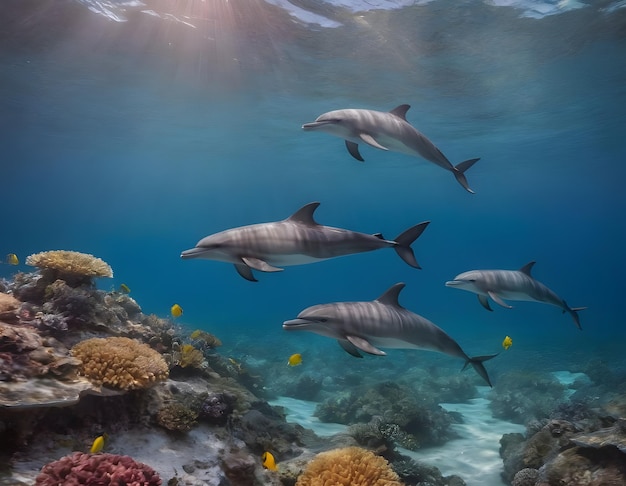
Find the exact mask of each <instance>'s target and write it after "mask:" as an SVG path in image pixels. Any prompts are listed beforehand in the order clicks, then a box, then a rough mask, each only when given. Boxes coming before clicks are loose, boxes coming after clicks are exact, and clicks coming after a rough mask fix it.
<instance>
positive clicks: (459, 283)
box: [446, 280, 465, 287]
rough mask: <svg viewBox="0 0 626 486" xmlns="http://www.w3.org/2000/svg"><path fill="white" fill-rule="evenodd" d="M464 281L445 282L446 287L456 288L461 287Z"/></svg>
mask: <svg viewBox="0 0 626 486" xmlns="http://www.w3.org/2000/svg"><path fill="white" fill-rule="evenodd" d="M464 283H465V280H448V281H447V282H446V287H458V286H459V285H463V284H464Z"/></svg>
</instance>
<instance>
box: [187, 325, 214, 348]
mask: <svg viewBox="0 0 626 486" xmlns="http://www.w3.org/2000/svg"><path fill="white" fill-rule="evenodd" d="M189 337H190V338H191V339H192V340H193V341H196V342H197V343H198V346H201V347H202V348H205V349H213V348H217V347H219V346H221V345H222V341H220V340H219V338H217V337H216V336H214V335H213V334H211V333H208V332H206V331H203V330H201V329H196V330H195V331H193V332H192V333H191V334H190V335H189Z"/></svg>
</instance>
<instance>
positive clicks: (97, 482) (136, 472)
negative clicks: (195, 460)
mask: <svg viewBox="0 0 626 486" xmlns="http://www.w3.org/2000/svg"><path fill="white" fill-rule="evenodd" d="M60 484H63V485H64V486H79V485H82V484H86V485H93V486H105V485H107V486H108V485H120V486H121V485H125V486H160V485H161V478H160V477H159V475H158V474H157V473H156V472H155V471H154V470H153V469H152V468H151V467H149V466H146V465H145V464H142V463H140V462H135V460H134V459H133V458H132V457H130V456H120V455H116V454H85V453H83V452H74V453H73V454H70V455H69V456H65V457H62V458H61V459H59V460H58V461H54V462H51V463H49V464H46V465H45V466H44V467H43V468H42V469H41V473H40V474H39V475H38V476H37V479H36V480H35V485H36V486H58V485H60Z"/></svg>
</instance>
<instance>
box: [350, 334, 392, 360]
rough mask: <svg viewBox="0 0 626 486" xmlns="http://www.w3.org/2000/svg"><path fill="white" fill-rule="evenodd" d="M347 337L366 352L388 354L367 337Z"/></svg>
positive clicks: (378, 354) (380, 354)
mask: <svg viewBox="0 0 626 486" xmlns="http://www.w3.org/2000/svg"><path fill="white" fill-rule="evenodd" d="M346 339H347V340H348V341H350V343H351V344H353V345H354V346H356V347H357V348H359V349H360V350H361V351H364V352H366V353H369V354H375V355H377V356H386V354H387V353H385V352H384V351H381V350H380V349H378V348H375V347H374V346H372V345H371V344H370V343H369V341H368V340H367V339H363V338H361V337H358V336H346Z"/></svg>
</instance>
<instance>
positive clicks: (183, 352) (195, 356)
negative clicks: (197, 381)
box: [179, 344, 204, 368]
mask: <svg viewBox="0 0 626 486" xmlns="http://www.w3.org/2000/svg"><path fill="white" fill-rule="evenodd" d="M203 361H204V355H203V354H202V351H200V350H199V349H196V348H194V347H193V346H192V345H191V344H183V345H182V346H181V348H180V363H179V365H180V366H181V367H183V368H187V367H188V366H191V367H194V368H199V367H200V366H201V365H202V363H203Z"/></svg>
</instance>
